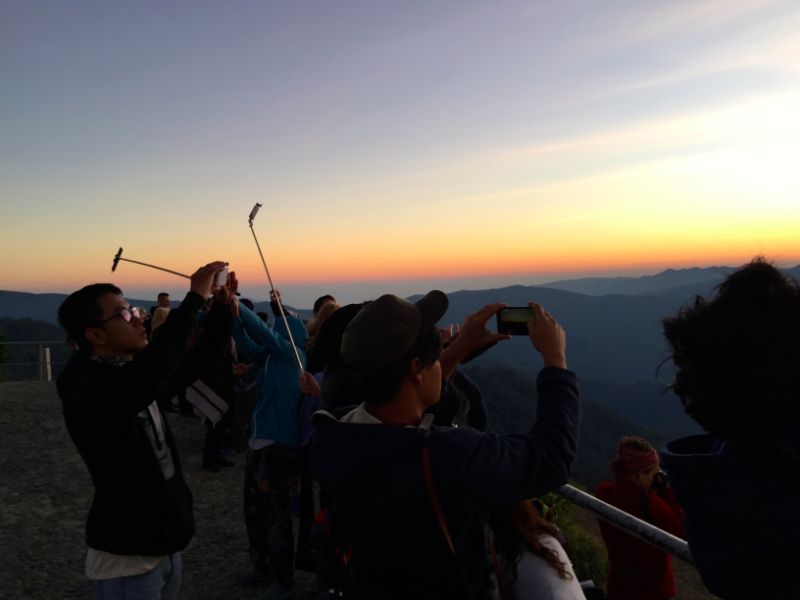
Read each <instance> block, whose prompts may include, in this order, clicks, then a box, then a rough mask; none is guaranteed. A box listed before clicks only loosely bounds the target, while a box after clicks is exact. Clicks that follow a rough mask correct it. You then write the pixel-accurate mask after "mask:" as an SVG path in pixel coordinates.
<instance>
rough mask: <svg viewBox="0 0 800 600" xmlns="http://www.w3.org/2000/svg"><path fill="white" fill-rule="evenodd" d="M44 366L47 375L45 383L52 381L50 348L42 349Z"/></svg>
mask: <svg viewBox="0 0 800 600" xmlns="http://www.w3.org/2000/svg"><path fill="white" fill-rule="evenodd" d="M44 366H45V371H46V375H47V379H45V381H53V363H52V361H51V360H50V346H45V347H44Z"/></svg>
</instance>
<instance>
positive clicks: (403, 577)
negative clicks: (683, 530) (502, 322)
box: [312, 291, 579, 598]
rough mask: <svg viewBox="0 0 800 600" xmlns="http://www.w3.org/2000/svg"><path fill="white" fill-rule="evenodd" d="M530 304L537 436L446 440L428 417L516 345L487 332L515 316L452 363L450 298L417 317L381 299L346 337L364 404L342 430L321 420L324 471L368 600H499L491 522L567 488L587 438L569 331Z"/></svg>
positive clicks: (425, 301) (451, 436) (466, 433)
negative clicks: (449, 387)
mask: <svg viewBox="0 0 800 600" xmlns="http://www.w3.org/2000/svg"><path fill="white" fill-rule="evenodd" d="M530 305H531V307H532V308H533V314H534V318H532V319H531V321H530V322H529V324H528V330H529V335H530V338H531V340H532V342H533V345H534V346H535V347H536V349H537V350H539V352H541V354H542V357H543V359H544V366H545V368H544V369H543V370H542V371H541V372H540V373H539V378H538V393H539V404H538V409H537V419H536V423H535V424H534V426H533V428H532V429H531V430H530V432H528V433H527V434H513V435H497V434H493V433H482V432H479V431H477V430H475V429H471V428H469V427H460V428H452V427H436V426H432V420H433V416H432V415H424V413H425V410H426V409H427V408H428V407H429V406H431V405H433V404H435V403H436V402H437V401H438V400H439V394H440V390H441V384H442V378H443V377H444V378H447V377H449V376H450V375H451V374H452V373H453V371H454V370H455V368H456V366H457V365H458V364H459V363H461V361H462V360H464V359H465V358H466V357H468V356H470V355H471V354H473V353H474V352H475V351H476V350H478V349H481V348H485V347H486V346H487V345H491V344H493V343H495V342H497V341H500V340H503V339H506V338H507V337H508V336H505V335H498V334H495V333H492V332H490V331H489V330H488V329H487V328H486V322H487V321H488V320H489V319H490V318H491V317H492V316H493V315H494V314H495V313H496V312H497V311H498V310H499V309H500V308H502V307H503V306H504V305H503V304H491V305H488V306H486V307H484V308H483V309H481V310H480V311H478V312H477V313H475V314H473V315H471V316H469V317H467V319H466V321H465V322H464V325H463V326H462V329H461V334H460V335H459V336H458V337H457V338H456V339H455V340H454V341H453V342H452V343H451V344H450V346H448V348H447V349H446V350H445V351H444V352H442V351H441V341H440V337H439V332H438V331H437V329H436V328H435V324H436V322H437V321H438V320H439V319H440V318H441V317H442V316H443V315H444V313H445V312H446V310H447V307H448V300H447V296H446V295H445V294H444V293H442V292H439V291H433V292H430V293H429V294H427V295H426V296H425V297H423V298H422V299H421V300H419V301H418V302H417V303H416V304H412V303H411V302H408V301H407V300H403V299H401V298H398V297H396V296H392V295H385V296H381V297H380V298H378V299H377V300H375V301H374V302H371V303H369V304H367V305H365V306H364V308H362V309H361V310H360V311H359V313H358V314H357V315H356V316H355V317H354V318H353V320H352V321H351V322H350V324H349V325H348V326H347V328H346V330H345V333H344V335H343V337H342V343H341V354H342V357H343V358H344V360H345V361H346V362H347V363H348V365H349V366H350V367H351V368H352V369H353V371H354V375H355V381H356V387H357V389H358V392H359V399H360V400H362V403H361V404H360V405H359V406H358V407H357V408H355V409H353V410H351V411H350V412H349V413H347V414H346V415H344V416H343V417H342V418H341V419H338V420H337V419H335V418H334V417H333V416H332V415H327V416H326V415H325V414H324V413H318V415H317V418H316V420H315V424H316V426H317V437H316V440H315V441H314V444H313V447H312V469H313V472H314V475H315V476H316V478H317V479H318V480H319V481H320V483H321V484H322V487H323V489H324V490H325V491H326V492H327V493H329V494H330V495H331V496H332V498H333V506H334V507H335V517H334V518H335V522H336V523H338V526H340V527H344V528H345V529H346V530H347V535H348V537H349V539H350V542H351V546H352V569H353V574H354V575H353V581H354V585H355V588H356V589H355V590H354V595H355V596H356V597H359V598H483V597H486V596H487V595H488V594H490V591H491V583H490V575H489V572H490V571H489V569H490V568H489V562H488V560H487V554H486V549H485V545H484V529H483V517H484V515H486V514H487V512H488V511H489V510H491V509H492V508H495V507H500V506H508V505H510V504H511V503H513V502H519V501H520V500H523V499H525V498H530V497H534V496H538V495H540V494H543V493H545V492H548V491H550V490H552V489H554V488H556V487H558V486H560V485H562V484H564V483H566V481H567V478H568V475H569V472H570V468H571V465H572V461H573V457H574V454H575V448H576V443H577V435H578V421H579V399H578V388H577V382H576V379H575V376H574V375H573V374H572V373H571V372H569V371H567V370H566V354H565V334H564V330H563V329H562V328H561V327H560V326H559V325H558V323H557V322H556V320H555V319H554V318H553V317H552V316H551V315H550V314H549V313H547V312H546V311H545V310H544V309H543V308H542V307H541V306H539V305H538V304H535V303H531V304H530Z"/></svg>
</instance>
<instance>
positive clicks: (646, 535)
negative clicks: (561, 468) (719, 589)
mask: <svg viewBox="0 0 800 600" xmlns="http://www.w3.org/2000/svg"><path fill="white" fill-rule="evenodd" d="M555 492H556V494H558V495H559V496H562V497H564V498H566V499H567V500H569V501H570V502H572V503H573V504H574V505H576V506H579V507H581V508H584V509H586V510H588V511H590V512H593V513H594V514H596V515H597V516H598V517H600V518H601V519H603V520H604V521H606V522H607V523H610V524H611V525H613V526H614V527H617V528H619V529H621V530H622V531H624V532H626V533H629V534H630V535H632V536H634V537H636V538H638V539H640V540H642V541H643V542H646V543H648V544H650V545H651V546H655V547H656V548H658V549H659V550H663V551H664V552H667V553H668V554H671V555H673V556H675V557H676V558H680V559H681V560H683V561H686V562H687V563H689V564H691V565H694V560H693V559H692V554H691V552H689V544H687V543H686V542H685V541H684V540H682V539H681V538H679V537H676V536H674V535H672V534H671V533H667V532H666V531H664V530H662V529H659V528H658V527H655V526H654V525H651V524H650V523H647V522H645V521H642V520H641V519H639V518H637V517H634V516H633V515H630V514H628V513H626V512H625V511H622V510H620V509H618V508H616V507H614V506H611V505H610V504H608V503H606V502H603V501H602V500H599V499H597V498H595V497H594V496H592V495H591V494H587V493H586V492H583V491H581V490H579V489H578V488H576V487H573V486H571V485H563V486H561V487H560V488H558V489H557V490H555Z"/></svg>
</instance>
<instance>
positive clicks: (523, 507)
mask: <svg viewBox="0 0 800 600" xmlns="http://www.w3.org/2000/svg"><path fill="white" fill-rule="evenodd" d="M489 523H490V525H491V528H492V532H493V534H494V542H495V544H494V548H495V550H496V551H497V556H496V558H497V561H496V570H497V571H498V583H499V586H500V591H501V595H502V597H504V598H509V599H514V600H523V599H525V598H536V600H584V598H585V596H584V594H583V590H581V586H580V583H579V582H578V579H577V577H576V576H575V571H574V570H573V568H572V563H571V562H570V560H569V557H568V556H567V553H566V552H565V550H564V548H563V547H562V545H561V543H560V542H559V541H558V539H559V537H561V532H560V531H559V529H558V527H557V526H556V525H555V524H554V523H551V522H550V521H548V520H547V519H545V518H544V517H542V516H541V515H540V514H539V512H538V511H537V510H536V508H535V507H534V505H533V504H532V503H531V501H530V500H524V501H523V502H520V503H518V504H515V505H513V506H511V507H509V508H507V509H503V510H497V511H495V512H494V513H493V514H492V516H491V518H490V519H489Z"/></svg>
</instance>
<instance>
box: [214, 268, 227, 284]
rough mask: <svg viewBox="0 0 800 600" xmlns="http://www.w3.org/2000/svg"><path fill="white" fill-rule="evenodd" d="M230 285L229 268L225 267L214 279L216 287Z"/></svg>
mask: <svg viewBox="0 0 800 600" xmlns="http://www.w3.org/2000/svg"><path fill="white" fill-rule="evenodd" d="M227 283H228V267H223V268H222V271H220V272H219V273H217V276H216V277H215V278H214V287H219V286H222V285H225V284H227Z"/></svg>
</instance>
